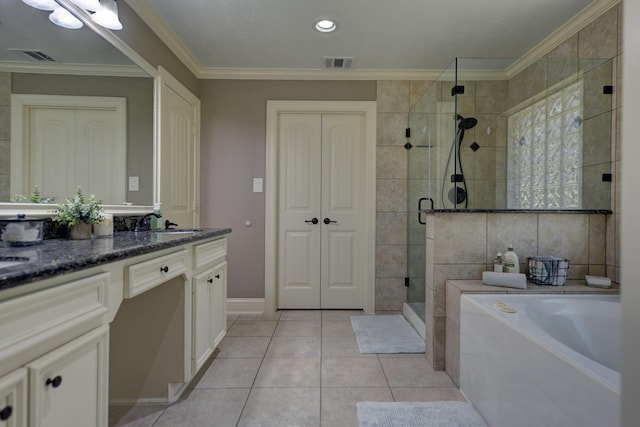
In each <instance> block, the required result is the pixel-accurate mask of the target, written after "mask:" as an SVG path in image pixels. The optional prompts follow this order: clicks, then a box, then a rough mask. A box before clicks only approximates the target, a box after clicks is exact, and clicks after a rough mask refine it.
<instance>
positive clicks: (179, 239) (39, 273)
mask: <svg viewBox="0 0 640 427" xmlns="http://www.w3.org/2000/svg"><path fill="white" fill-rule="evenodd" d="M229 233H231V229H230V228H211V229H202V230H198V231H195V232H193V233H185V234H181V233H155V232H151V231H142V232H138V233H136V232H133V231H123V232H119V233H115V234H114V236H113V237H107V238H93V239H90V240H69V239H52V240H45V241H44V242H43V244H41V245H35V246H26V247H11V246H5V245H0V260H2V259H10V258H13V257H17V258H29V261H26V262H22V263H20V264H17V265H13V266H9V267H4V268H0V291H3V290H6V289H10V288H14V287H16V286H20V285H24V284H27V283H32V282H35V281H38V280H44V279H48V278H50V277H54V276H59V275H62V274H67V273H72V272H74V271H79V270H83V269H86V268H91V267H95V266H97V265H101V264H106V263H109V262H114V261H118V260H121V259H125V258H131V257H135V256H138V255H144V254H148V253H151V252H156V251H160V250H163V249H168V248H171V247H175V246H180V245H184V244H186V243H191V242H195V241H198V240H204V239H210V238H212V237H218V236H223V235H225V234H229Z"/></svg>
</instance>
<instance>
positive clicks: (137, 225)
mask: <svg viewBox="0 0 640 427" xmlns="http://www.w3.org/2000/svg"><path fill="white" fill-rule="evenodd" d="M152 216H155V217H156V218H162V215H160V214H157V213H155V212H151V213H148V214H145V215H143V216H142V217H141V218H140V219H139V220H138V221H137V222H136V228H135V229H134V230H133V231H135V232H136V233H137V232H138V231H140V227H142V226H144V224H145V222H146V221H147V220H148V219H149V218H151V217H152Z"/></svg>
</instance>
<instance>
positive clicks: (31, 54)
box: [7, 49, 56, 62]
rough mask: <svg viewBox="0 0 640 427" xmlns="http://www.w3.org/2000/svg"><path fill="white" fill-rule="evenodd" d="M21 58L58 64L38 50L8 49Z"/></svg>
mask: <svg viewBox="0 0 640 427" xmlns="http://www.w3.org/2000/svg"><path fill="white" fill-rule="evenodd" d="M7 50H8V51H10V52H13V53H15V54H17V55H20V56H26V57H27V58H29V59H31V60H33V61H38V62H56V60H55V59H53V58H52V57H50V56H49V55H47V54H46V53H44V52H43V51H41V50H38V49H7Z"/></svg>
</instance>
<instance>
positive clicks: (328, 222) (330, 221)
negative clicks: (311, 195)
mask: <svg viewBox="0 0 640 427" xmlns="http://www.w3.org/2000/svg"><path fill="white" fill-rule="evenodd" d="M323 222H324V223H325V224H327V225H329V224H335V223H337V221H332V220H331V219H329V218H325V219H324V221H323Z"/></svg>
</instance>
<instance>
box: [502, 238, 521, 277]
mask: <svg viewBox="0 0 640 427" xmlns="http://www.w3.org/2000/svg"><path fill="white" fill-rule="evenodd" d="M503 265H504V268H503V271H504V272H505V273H520V262H519V261H518V255H516V253H515V252H514V251H513V245H512V244H509V245H508V246H507V253H505V254H504V263H503Z"/></svg>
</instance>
